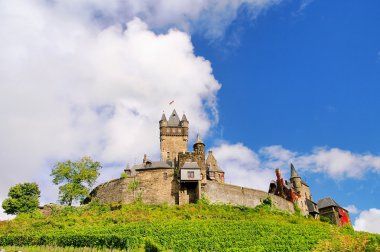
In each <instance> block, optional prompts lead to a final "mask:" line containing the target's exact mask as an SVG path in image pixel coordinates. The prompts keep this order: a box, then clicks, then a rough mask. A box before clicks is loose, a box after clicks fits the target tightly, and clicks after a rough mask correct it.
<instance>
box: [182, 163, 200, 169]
mask: <svg viewBox="0 0 380 252" xmlns="http://www.w3.org/2000/svg"><path fill="white" fill-rule="evenodd" d="M182 169H200V167H199V165H198V163H197V162H185V164H184V165H183V167H182Z"/></svg>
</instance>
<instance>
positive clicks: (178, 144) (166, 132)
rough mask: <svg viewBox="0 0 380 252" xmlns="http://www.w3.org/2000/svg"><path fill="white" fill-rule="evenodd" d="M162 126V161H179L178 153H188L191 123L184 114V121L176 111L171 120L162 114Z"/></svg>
mask: <svg viewBox="0 0 380 252" xmlns="http://www.w3.org/2000/svg"><path fill="white" fill-rule="evenodd" d="M159 125H160V150H161V160H162V161H169V160H171V161H174V160H177V157H178V153H180V152H187V151H188V149H187V144H188V138H189V121H188V120H187V118H186V115H185V114H184V115H183V116H182V119H181V120H180V119H179V116H178V114H177V112H176V111H175V110H173V112H172V113H171V114H170V117H169V120H167V119H166V116H165V113H164V114H162V117H161V120H160V122H159Z"/></svg>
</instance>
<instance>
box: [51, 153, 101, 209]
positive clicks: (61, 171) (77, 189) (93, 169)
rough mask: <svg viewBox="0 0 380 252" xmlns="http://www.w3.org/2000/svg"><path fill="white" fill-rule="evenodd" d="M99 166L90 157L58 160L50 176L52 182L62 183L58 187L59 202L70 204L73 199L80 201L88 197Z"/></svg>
mask: <svg viewBox="0 0 380 252" xmlns="http://www.w3.org/2000/svg"><path fill="white" fill-rule="evenodd" d="M101 167H102V166H101V164H100V163H99V162H95V161H92V160H91V158H90V157H82V158H81V159H80V160H78V161H77V162H72V161H70V160H69V161H66V162H63V163H61V162H58V163H57V164H56V165H55V166H54V169H53V170H52V172H51V174H50V176H52V177H53V183H54V184H56V185H59V184H62V185H61V186H60V187H59V201H60V203H61V204H68V205H69V206H71V205H72V203H73V202H74V201H77V200H79V201H80V202H82V201H83V200H84V199H85V198H86V197H88V196H89V192H90V189H91V187H92V186H93V185H94V183H95V181H96V179H97V178H98V176H99V169H100V168H101Z"/></svg>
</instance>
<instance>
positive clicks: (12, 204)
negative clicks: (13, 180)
mask: <svg viewBox="0 0 380 252" xmlns="http://www.w3.org/2000/svg"><path fill="white" fill-rule="evenodd" d="M40 194H41V191H40V189H39V188H38V185H37V184H36V183H24V184H17V185H15V186H13V187H11V188H10V189H9V193H8V197H9V198H7V199H5V200H4V201H3V204H2V207H3V209H4V210H5V213H7V214H20V213H29V212H32V211H33V210H35V209H37V208H38V205H39V198H40Z"/></svg>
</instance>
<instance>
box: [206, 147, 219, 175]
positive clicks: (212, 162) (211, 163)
mask: <svg viewBox="0 0 380 252" xmlns="http://www.w3.org/2000/svg"><path fill="white" fill-rule="evenodd" d="M206 165H208V169H209V171H216V172H223V170H222V169H220V167H219V165H218V161H216V159H215V157H214V155H213V154H212V151H209V152H208V155H207V158H206Z"/></svg>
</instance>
